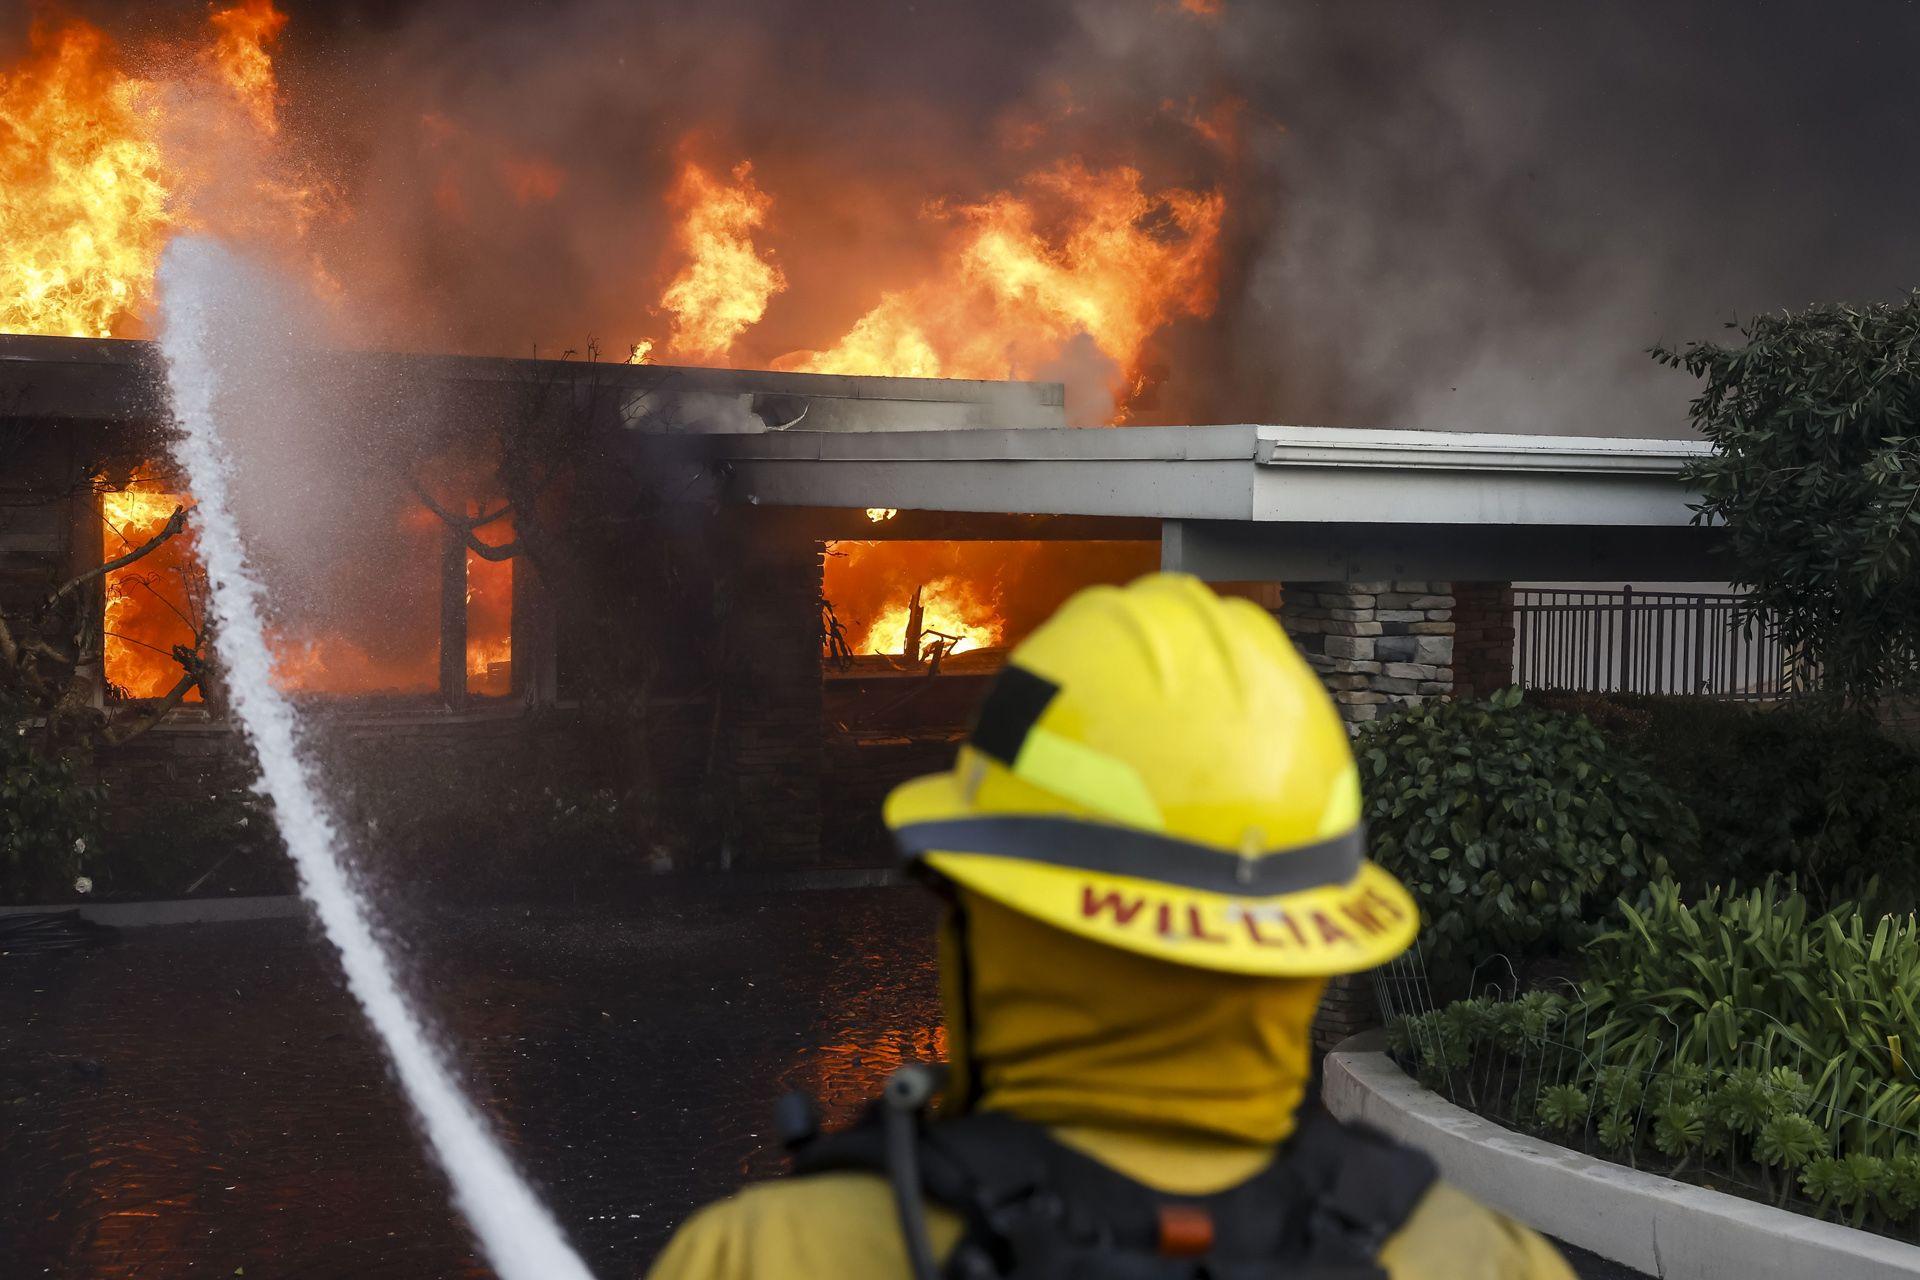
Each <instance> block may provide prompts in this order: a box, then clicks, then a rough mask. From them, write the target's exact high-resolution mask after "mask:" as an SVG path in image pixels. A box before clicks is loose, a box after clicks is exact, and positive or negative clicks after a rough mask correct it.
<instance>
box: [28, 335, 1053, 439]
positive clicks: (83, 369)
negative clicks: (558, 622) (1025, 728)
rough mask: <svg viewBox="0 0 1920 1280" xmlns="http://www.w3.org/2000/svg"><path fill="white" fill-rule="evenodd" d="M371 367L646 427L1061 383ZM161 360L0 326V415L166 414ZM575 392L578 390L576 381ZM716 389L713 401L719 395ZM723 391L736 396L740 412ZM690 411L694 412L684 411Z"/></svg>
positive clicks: (444, 362) (1020, 416) (836, 415)
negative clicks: (572, 403) (560, 390)
mask: <svg viewBox="0 0 1920 1280" xmlns="http://www.w3.org/2000/svg"><path fill="white" fill-rule="evenodd" d="M338 358H339V359H341V360H343V361H348V362H351V363H353V364H354V365H356V366H358V367H360V368H361V369H364V370H365V371H366V372H367V373H369V374H370V375H372V376H375V377H389V378H393V379H413V380H417V381H419V382H420V383H422V384H423V386H424V385H430V386H433V387H435V388H436V389H441V390H446V391H449V392H450V393H451V394H452V395H453V396H455V397H456V402H457V403H459V404H460V405H462V406H472V405H474V404H477V403H478V404H484V403H485V402H486V401H488V400H491V399H495V398H504V397H505V396H507V395H511V394H514V393H518V392H524V391H525V390H526V389H527V388H530V387H532V388H539V387H551V386H553V385H555V384H556V383H559V382H562V381H566V382H582V381H587V380H590V381H591V382H592V383H593V387H592V394H593V395H594V397H595V402H596V404H598V403H599V402H601V401H604V402H605V406H606V412H607V413H608V414H609V415H611V416H610V420H612V421H619V422H624V423H626V424H628V425H637V426H642V427H648V426H656V425H657V426H658V429H670V428H673V427H675V426H679V427H685V428H690V429H694V430H712V429H726V428H727V427H729V426H730V425H731V426H733V427H734V429H739V428H740V427H741V426H743V425H744V426H745V427H746V428H747V429H752V430H759V429H764V428H765V427H768V426H775V427H777V426H783V425H788V426H798V425H800V424H801V423H805V424H806V425H807V426H808V427H809V428H811V429H815V430H825V431H876V430H892V431H897V430H903V429H914V428H918V429H925V430H937V431H951V430H955V429H962V428H976V427H989V426H991V427H996V428H1029V427H1058V426H1062V425H1064V423H1065V421H1066V408H1065V405H1066V392H1065V389H1064V388H1063V387H1062V386H1061V384H1059V383H1057V382H984V381H972V380H966V379H958V378H878V377H864V376H855V375H850V374H831V373H776V372H769V371H766V370H758V369H714V368H698V367H692V366H684V365H656V364H647V365H630V364H625V363H622V362H616V361H607V360H595V361H589V360H585V359H577V358H575V359H513V358H507V357H498V356H455V355H433V354H423V355H416V354H407V353H400V352H342V353H340V354H339V357H338ZM162 372H163V369H162V364H161V358H160V352H159V348H158V347H157V346H156V345H155V344H154V343H151V342H140V341H131V340H126V339H116V338H54V337H42V336H38V335H21V334H0V416H4V417H10V418H49V419H57V420H61V421H93V422H109V423H111V422H150V421H153V420H154V419H156V418H160V417H163V416H165V415H164V393H163V391H162V385H163V378H162ZM574 390H575V392H576V399H578V398H579V394H580V393H581V392H582V389H580V388H574ZM716 398H718V400H716ZM727 401H737V402H738V411H735V410H734V409H732V408H731V407H730V406H729V405H728V404H726V403H722V402H727ZM688 415H695V416H693V417H692V418H691V420H687V419H688Z"/></svg>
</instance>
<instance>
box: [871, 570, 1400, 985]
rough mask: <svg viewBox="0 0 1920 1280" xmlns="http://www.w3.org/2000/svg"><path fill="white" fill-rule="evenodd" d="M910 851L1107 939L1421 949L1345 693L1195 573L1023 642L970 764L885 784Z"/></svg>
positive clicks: (983, 722)
mask: <svg viewBox="0 0 1920 1280" xmlns="http://www.w3.org/2000/svg"><path fill="white" fill-rule="evenodd" d="M886 822H887V826H888V827H890V828H892V830H893V833H894V837H895V839H896V840H898V842H899V844H900V847H901V851H902V853H903V854H904V855H905V856H906V857H907V858H908V859H910V860H914V861H917V862H919V863H920V864H922V865H924V866H926V867H928V868H931V869H932V870H933V871H935V872H937V873H939V874H940V875H941V876H944V877H946V878H947V879H949V880H952V881H954V882H956V883H958V884H960V885H963V886H965V887H966V888H968V889H970V890H972V891H974V892H975V893H979V894H982V895H984V896H986V897H988V898H992V899H993V900H995V901H997V902H1000V903H1002V904H1004V905H1006V906H1008V907H1011V908H1012V909H1014V910H1016V911H1019V912H1021V913H1023V914H1025V915H1028V916H1032V917H1033V918H1035V919H1037V920H1040V921H1043V922H1045V923H1047V924H1050V925H1054V926H1056V927H1058V928H1061V929H1065V930H1067V931H1069V932H1071V933H1075V934H1079V935H1081V936H1083V937H1086V938H1089V939H1091V940H1093V941H1096V942H1101V943H1106V944H1108V945H1111V946H1115V947H1123V948H1126V949H1127V950H1130V951H1136V952H1140V953H1143V954H1145V955H1149V956H1155V957H1157V958H1159V959H1162V960H1169V961H1172V962H1174V963H1176V964H1185V965H1193V966H1197V967H1201V968H1207V969H1221V970H1228V971H1232V972H1238V973H1253V974H1269V975H1274V976H1303V977H1304V976H1316V975H1328V974H1336V973H1355V972H1358V971H1360V970H1362V969H1368V968H1371V967H1373V966H1374V965H1376V964H1379V963H1381V962H1382V961H1385V960H1388V959H1390V958H1392V957H1393V956H1395V955H1398V954H1399V953H1400V952H1401V951H1403V950H1405V949H1406V947H1407V945H1408V944H1409V943H1411V942H1412V940H1413V935H1414V932H1415V930H1416V928H1417V927H1418V924H1419V915H1418V912H1417V910H1416V909H1415V907H1414V904H1413V900H1412V899H1411V898H1410V897H1409V896H1408V894H1407V891H1406V890H1405V889H1404V888H1403V887H1402V886H1401V885H1400V883H1399V881H1397V880H1395V879H1394V878H1393V877H1392V876H1391V875H1389V874H1387V873H1386V872H1385V871H1383V870H1381V869H1380V868H1379V867H1377V866H1375V865H1374V864H1373V863H1371V862H1368V861H1367V860H1366V857H1365V839H1364V833H1363V829H1362V825H1361V821H1360V775H1359V771H1358V770H1357V769H1356V768H1355V766H1354V761H1353V752H1352V749H1351V747H1350V746H1349V745H1348V741H1347V733H1346V729H1345V728H1344V726H1342V724H1341V722H1340V718H1339V716H1338V715H1337V714H1336V713H1335V711H1334V708H1333V703H1332V701H1331V700H1330V699H1329V698H1328V697H1327V694H1326V691H1325V690H1324V689H1323V688H1322V687H1321V684H1320V681H1319V679H1318V677H1317V676H1315V674H1314V673H1313V671H1312V669H1311V668H1309V667H1308V666H1307V664H1306V663H1305V662H1304V661H1303V660H1302V659H1301V657H1300V655H1299V654H1298V653H1297V652H1296V651H1295V650H1294V647H1293V645H1292V644H1291V643H1290V642H1289V641H1288V640H1287V636H1286V633H1285V632H1284V631H1282V630H1281V629H1280V625H1279V623H1277V622H1275V621H1274V619H1273V617H1272V615H1271V614H1269V613H1267V611H1266V610H1264V609H1262V608H1260V607H1259V606H1257V605H1255V604H1253V603H1252V602H1250V601H1246V600H1237V599H1223V598H1221V597H1219V596H1217V595H1215V594H1214V593H1213V592H1212V591H1211V590H1209V589H1208V588H1207V587H1206V586H1205V585H1204V584H1202V583H1201V582H1199V581H1198V580H1197V579H1194V578H1189V577H1185V576H1181V575H1176V574H1153V575H1150V576H1148V577H1145V578H1141V579H1140V580H1138V581H1137V582H1134V583H1133V584H1131V585H1130V586H1127V587H1093V588H1090V589H1088V590H1086V591H1082V592H1080V593H1079V594H1078V595H1076V596H1074V597H1073V598H1072V599H1071V600H1069V601H1067V603H1066V604H1065V605H1063V606H1061V608H1060V611H1059V612H1058V613H1056V614H1055V615H1054V616H1053V617H1052V618H1051V619H1049V620H1048V621H1047V622H1046V623H1045V624H1044V625H1042V626H1041V627H1040V628H1039V629H1038V630H1037V631H1035V632H1034V633H1033V634H1032V635H1031V636H1029V637H1028V638H1027V639H1026V640H1025V641H1024V642H1022V643H1021V644H1020V645H1019V647H1017V648H1016V649H1015V650H1014V651H1013V653H1012V655H1011V657H1010V659H1009V662H1008V665H1007V667H1006V669H1005V670H1004V671H1002V672H1001V674H1000V675H999V677H998V678H997V679H996V680H995V682H994V684H993V687H992V688H991V690H989V692H988V694H987V696H986V698H985V700H984V701H983V702H982V704H981V707H980V711H979V715H978V719H977V722H976V724H975V727H974V729H973V733H972V735H971V737H970V738H969V740H968V741H967V742H966V743H965V744H964V745H963V746H962V747H961V748H960V753H959V758H958V759H957V760H956V761H955V763H954V767H953V770H952V771H951V772H948V773H941V774H935V775H933V776H931V777H926V778H919V779H916V780H915V781H912V782H908V783H906V784H904V785H903V786H900V787H898V788H896V789H895V790H894V792H893V794H892V795H890V796H888V797H887V803H886Z"/></svg>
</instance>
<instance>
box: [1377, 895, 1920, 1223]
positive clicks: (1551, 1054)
mask: <svg viewBox="0 0 1920 1280" xmlns="http://www.w3.org/2000/svg"><path fill="white" fill-rule="evenodd" d="M1587 954H1588V958H1589V960H1590V961H1591V965H1590V969H1589V973H1590V975H1591V976H1590V977H1589V978H1588V979H1587V981H1586V982H1585V983H1584V984H1583V985H1582V986H1581V987H1580V988H1579V990H1578V993H1577V995H1576V996H1575V997H1574V998H1571V999H1568V998H1562V997H1560V996H1558V995H1549V994H1547V993H1544V992H1537V991H1536V992H1530V993H1528V994H1526V995H1524V996H1521V997H1520V998H1518V999H1516V1000H1510V1001H1497V1000H1487V999H1476V1000H1466V1001H1459V1002H1456V1003H1454V1004H1452V1005H1449V1006H1447V1007H1445V1008H1443V1009H1440V1010H1438V1011H1436V1012H1433V1013H1429V1014H1425V1015H1422V1016H1420V1017H1417V1018H1410V1019H1401V1020H1399V1021H1398V1022H1397V1023H1396V1024H1395V1025H1394V1027H1392V1028H1391V1033H1392V1034H1391V1041H1390V1042H1391V1044H1392V1045H1393V1047H1394V1049H1395V1052H1396V1053H1398V1054H1399V1055H1400V1056H1401V1057H1402V1059H1403V1060H1404V1061H1407V1062H1408V1063H1409V1064H1410V1065H1411V1066H1413V1067H1414V1069H1415V1070H1416V1071H1417V1072H1418V1074H1419V1075H1420V1076H1421V1078H1422V1079H1423V1080H1424V1081H1425V1082H1427V1083H1429V1084H1430V1085H1432V1086H1433V1087H1437V1088H1441V1089H1444V1090H1446V1091H1448V1092H1449V1093H1450V1094H1452V1095H1454V1096H1455V1097H1456V1099H1457V1100H1459V1101H1461V1102H1463V1103H1464V1104H1465V1105H1468V1106H1473V1107H1476V1108H1477V1109H1480V1110H1482V1111H1484V1112H1486V1113H1487V1114H1489V1115H1493V1116H1494V1117H1495V1118H1498V1119H1501V1120H1504V1121H1507V1122H1510V1123H1513V1124H1516V1125H1519V1126H1521V1127H1525V1128H1531V1129H1535V1130H1537V1131H1539V1132H1542V1133H1544V1134H1551V1135H1555V1136H1561V1137H1562V1140H1565V1141H1573V1142H1576V1143H1578V1142H1582V1141H1584V1140H1585V1139H1586V1138H1587V1137H1589V1136H1590V1137H1591V1139H1592V1141H1593V1144H1594V1145H1595V1146H1597V1147H1598V1148H1599V1149H1600V1150H1602V1151H1604V1152H1607V1153H1609V1154H1613V1155H1624V1156H1626V1157H1627V1158H1628V1159H1631V1160H1633V1161H1634V1162H1636V1163H1643V1162H1644V1163H1651V1164H1653V1165H1654V1166H1655V1167H1660V1168H1663V1169H1664V1171H1666V1172H1669V1173H1672V1174H1675V1175H1684V1174H1686V1173H1688V1172H1691V1171H1697V1172H1699V1173H1701V1174H1704V1175H1707V1176H1710V1178H1711V1180H1712V1181H1713V1182H1714V1184H1715V1185H1721V1186H1731V1187H1744V1188H1746V1189H1747V1190H1749V1191H1750V1192H1752V1193H1753V1194H1756V1195H1759V1196H1762V1197H1764V1198H1767V1199H1771V1200H1773V1201H1774V1202H1776V1203H1787V1202H1788V1201H1789V1200H1790V1199H1792V1198H1794V1197H1795V1196H1796V1195H1797V1196H1799V1197H1801V1198H1802V1200H1803V1202H1804V1205H1805V1207H1808V1208H1811V1209H1812V1210H1814V1211H1816V1212H1819V1213H1822V1214H1824V1215H1826V1216H1829V1217H1832V1218H1834V1219H1836V1220H1840V1221H1845V1222H1849V1223H1851V1224H1853V1225H1866V1226H1871V1227H1874V1228H1876V1229H1880V1230H1886V1231H1893V1232H1904V1233H1907V1234H1911V1233H1912V1232H1913V1231H1914V1230H1915V1229H1916V1228H1920V1071H1916V1070H1915V1069H1914V1067H1913V1066H1911V1065H1909V1063H1908V1062H1907V1060H1906V1056H1905V1055H1906V1050H1907V1048H1908V1047H1910V1046H1913V1045H1914V1044H1916V1043H1920V1003H1917V1002H1916V996H1915V993H1916V991H1920V921H1916V919H1915V917H1913V916H1903V917H1882V918H1880V919H1878V920H1876V921H1874V922H1873V924H1872V927H1871V928H1869V927H1868V922H1867V921H1866V920H1864V919H1863V918H1862V917H1861V915H1860V914H1859V912H1858V911H1857V910H1856V909H1855V907H1854V906H1853V904H1851V903H1842V904H1839V905H1838V906H1837V907H1836V908H1835V909H1833V910H1832V911H1829V912H1826V913H1824V914H1821V915H1818V916H1810V915H1809V910H1808V905H1807V900H1806V898H1805V897H1804V896H1802V895H1801V894H1799V893H1797V892H1795V891H1793V889H1792V888H1791V886H1788V885H1785V884H1782V883H1780V882H1778V881H1769V882H1768V883H1767V884H1765V885H1763V886H1762V887H1760V888H1757V889H1754V890H1751V891H1749V892H1747V893H1745V894H1740V895H1730V894H1724V893H1721V892H1719V891H1710V892H1708V893H1707V894H1705V895H1703V896H1702V897H1701V898H1700V900H1699V901H1697V902H1694V903H1692V904H1688V903H1686V902H1684V901H1683V900H1682V899H1681V897H1680V893H1679V890H1678V888H1677V887H1676V886H1675V885H1674V884H1673V883H1672V882H1671V881H1662V882H1660V883H1658V884H1656V885H1654V886H1653V888H1652V891H1651V892H1650V894H1649V895H1648V900H1647V905H1646V906H1645V907H1644V909H1642V908H1636V907H1635V906H1633V905H1631V904H1629V903H1626V902H1621V903H1619V904H1618V906H1617V909H1616V918H1615V924H1614V927H1613V928H1610V929H1609V930H1607V931H1606V932H1604V933H1602V934H1600V935H1599V936H1598V937H1596V938H1594V939H1593V940H1592V942H1591V943H1590V944H1589V946H1588V948H1587ZM1508 1027H1522V1028H1524V1033H1523V1034H1520V1035H1518V1036H1515V1035H1511V1034H1504V1035H1503V1034H1502V1028H1508ZM1495 1081H1497V1082H1498V1083H1497V1084H1495V1083H1494V1082H1495ZM1568 1134H1571V1135H1573V1136H1572V1137H1570V1138H1568V1137H1565V1136H1563V1135H1568Z"/></svg>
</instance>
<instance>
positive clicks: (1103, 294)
mask: <svg viewBox="0 0 1920 1280" xmlns="http://www.w3.org/2000/svg"><path fill="white" fill-rule="evenodd" d="M1224 212H1225V199H1224V197H1223V196H1222V195H1221V194H1220V193H1219V192H1217V191H1189V190H1185V189H1182V188H1171V189H1168V190H1166V191H1162V192H1158V193H1149V192H1148V191H1147V190H1146V189H1145V188H1144V186H1143V183H1142V179H1141V175H1140V173H1139V172H1138V171H1137V170H1135V169H1132V168H1128V167H1125V166H1121V167H1117V168H1112V169H1105V170H1094V169H1089V168H1087V167H1086V166H1085V165H1084V164H1082V163H1080V162H1079V161H1074V160H1069V161H1066V162H1064V163H1061V164H1058V165H1054V166H1053V167H1051V168H1047V169H1043V170H1040V171H1039V172H1037V173H1033V174H1030V175H1029V176H1028V177H1027V178H1026V180H1025V182H1024V183H1023V184H1022V191H1021V193H1018V194H1016V193H1014V192H1001V193H999V194H998V195H995V196H992V197H990V198H989V199H987V200H986V201H984V202H982V203H980V204H974V205H966V206H962V207H960V208H959V209H958V210H956V211H955V216H957V218H958V220H959V223H960V229H959V232H958V233H957V235H956V236H955V238H954V240H953V242H952V243H951V244H950V245H949V246H948V251H947V255H946V258H945V263H944V269H943V270H942V271H941V272H940V273H939V275H938V276H937V277H936V278H934V279H930V280H927V281H924V282H922V283H921V284H919V285H916V286H914V287H913V288H911V289H908V290H904V291H899V292H894V293H889V294H887V295H885V296H883V297H882V298H881V300H880V302H879V304H878V305H877V306H875V307H874V308H873V309H872V310H871V311H869V312H868V313H867V314H866V315H864V316H862V317H861V318H860V320H859V321H858V322H857V323H856V324H855V325H854V326H853V328H852V329H851V330H849V331H848V333H847V334H846V336H845V337H843V338H842V339H841V340H840V341H839V342H838V343H836V344H835V345H834V346H832V347H830V348H828V349H826V350H824V351H813V352H798V353H795V354H793V355H790V356H786V357H783V358H782V359H781V360H780V361H777V362H776V364H777V366H778V367H781V368H786V369H794V370H799V371H804V372H813V373H868V374H894V375H901V376H911V377H949V378H953V377H958V378H1006V377H1031V376H1034V374H1035V373H1036V372H1037V371H1039V370H1040V369H1042V368H1044V367H1045V366H1047V365H1048V364H1050V363H1052V362H1054V361H1057V360H1058V359H1059V358H1060V357H1061V355H1062V353H1063V351H1064V350H1065V349H1066V347H1067V344H1068V343H1069V342H1071V341H1072V340H1073V339H1075V338H1076V337H1077V336H1079V335H1081V334H1084V335H1086V336H1087V337H1088V338H1089V339H1091V340H1092V342H1093V344H1094V346H1095V347H1096V348H1097V349H1098V350H1099V352H1100V353H1101V355H1103V356H1105V357H1106V358H1107V359H1108V360H1110V361H1112V363H1113V365H1114V366H1115V369H1116V374H1115V377H1114V379H1113V383H1112V386H1113V393H1114V398H1115V405H1116V419H1124V417H1125V414H1126V409H1127V406H1128V405H1129V404H1130V403H1132V402H1134V401H1136V400H1137V399H1138V398H1139V397H1140V395H1141V394H1143V393H1144V391H1145V390H1146V389H1147V387H1148V386H1149V385H1150V384H1151V382H1152V378H1151V376H1150V375H1149V373H1148V371H1147V368H1146V364H1145V360H1144V354H1145V351H1146V346H1147V343H1148V340H1149V339H1150V338H1151V337H1152V336H1153V334H1154V333H1155V332H1156V331H1157V330H1159V329H1160V328H1162V327H1163V326H1165V325H1166V324H1168V323H1169V322H1171V321H1173V320H1175V319H1177V318H1179V317H1182V316H1195V317H1198V316H1205V315H1207V314H1209V313H1210V312H1211V311H1212V309H1213V305H1214V300H1215V292H1214V290H1215V277H1216V272H1217V267H1218V256H1219V239H1220V223H1221V218H1222V215H1223V214H1224Z"/></svg>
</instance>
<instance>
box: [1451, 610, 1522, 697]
mask: <svg viewBox="0 0 1920 1280" xmlns="http://www.w3.org/2000/svg"><path fill="white" fill-rule="evenodd" d="M1453 600H1454V612H1453V684H1454V688H1455V689H1456V690H1457V691H1458V692H1460V693H1462V694H1471V695H1473V696H1475V697H1485V696H1486V695H1487V694H1490V693H1494V692H1496V691H1498V690H1501V689H1504V688H1506V687H1507V686H1508V685H1510V684H1512V683H1513V584H1512V583H1511V582H1456V583H1454V584H1453Z"/></svg>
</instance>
